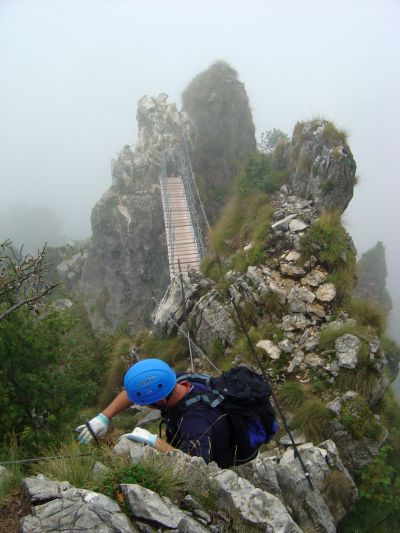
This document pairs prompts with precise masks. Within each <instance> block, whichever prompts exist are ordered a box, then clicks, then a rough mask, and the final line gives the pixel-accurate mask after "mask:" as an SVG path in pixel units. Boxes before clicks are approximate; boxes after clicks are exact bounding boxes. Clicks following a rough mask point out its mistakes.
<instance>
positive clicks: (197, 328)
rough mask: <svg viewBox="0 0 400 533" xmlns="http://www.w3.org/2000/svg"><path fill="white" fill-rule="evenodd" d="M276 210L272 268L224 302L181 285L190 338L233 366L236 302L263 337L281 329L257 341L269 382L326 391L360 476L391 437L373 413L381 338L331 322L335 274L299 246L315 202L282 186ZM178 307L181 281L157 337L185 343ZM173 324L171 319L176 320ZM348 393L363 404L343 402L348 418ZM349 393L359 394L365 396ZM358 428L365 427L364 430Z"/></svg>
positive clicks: (339, 438) (201, 283)
mask: <svg viewBox="0 0 400 533" xmlns="http://www.w3.org/2000/svg"><path fill="white" fill-rule="evenodd" d="M272 202H273V204H274V207H275V212H274V214H273V215H272V219H273V222H272V224H271V230H270V236H269V239H268V251H269V260H268V266H267V264H261V265H259V266H249V267H248V268H247V271H246V272H245V273H244V274H239V273H237V272H233V271H229V272H227V273H226V274H225V279H224V283H225V284H226V286H227V289H226V293H225V294H224V293H222V292H220V289H219V288H218V287H219V286H218V285H217V284H216V283H215V282H213V281H212V280H210V279H206V278H204V277H202V275H201V273H199V272H194V271H191V272H189V274H188V275H187V276H186V277H185V286H186V289H185V290H186V293H187V295H188V297H187V310H188V317H189V324H190V327H191V335H192V338H193V339H194V340H195V341H196V342H198V343H199V344H200V345H201V346H202V347H203V348H207V347H211V346H212V344H213V343H214V342H217V343H218V344H219V345H220V346H222V347H224V348H225V354H226V357H229V354H230V353H231V351H232V349H233V348H234V345H235V342H236V340H237V339H238V336H239V335H240V333H241V332H240V330H239V329H238V327H237V325H236V324H235V321H234V320H233V317H234V316H235V312H234V308H233V305H232V303H231V301H230V299H232V298H233V299H234V301H235V303H236V305H237V306H238V307H239V309H241V310H242V313H243V316H245V315H246V314H249V313H250V315H251V316H252V317H253V318H252V323H253V324H254V325H255V326H256V327H257V326H259V327H260V328H261V329H262V326H263V324H265V322H267V323H268V322H272V323H273V324H274V328H275V329H272V330H268V331H270V332H269V333H268V334H267V335H266V336H265V337H263V338H261V339H260V338H258V339H257V348H258V349H259V353H260V356H261V358H262V360H263V361H264V362H265V366H266V369H267V372H268V373H269V375H270V377H271V380H273V381H275V382H276V383H280V384H282V383H284V382H285V381H288V380H295V381H298V382H301V383H304V384H305V383H313V382H315V381H316V380H317V381H318V382H319V383H320V386H321V388H322V389H323V390H324V391H325V392H324V398H325V399H326V400H325V401H326V404H327V407H326V409H327V410H330V411H331V413H332V417H331V419H329V411H327V413H328V414H327V416H328V418H327V420H326V428H325V429H326V435H333V436H334V439H333V440H334V442H336V443H337V444H338V446H339V448H340V450H341V452H343V461H344V464H345V465H346V467H348V468H350V469H351V471H355V470H357V469H358V468H360V467H361V466H363V465H365V464H368V463H369V462H371V461H372V459H373V457H374V455H376V453H377V450H378V449H379V446H380V445H381V444H382V442H384V440H385V439H386V437H387V431H386V429H385V428H384V427H383V426H382V425H381V424H380V423H379V421H378V420H376V419H375V418H374V415H373V413H372V411H371V409H372V408H374V407H375V406H376V405H377V403H378V402H379V401H380V400H381V398H382V396H383V394H384V392H385V390H386V388H387V387H388V385H389V379H388V377H387V368H388V361H387V359H386V357H385V353H384V351H383V350H382V348H381V346H380V342H379V339H378V338H377V337H371V335H370V334H369V336H368V339H367V338H366V337H365V336H363V335H361V336H360V335H357V328H356V326H357V322H356V321H355V320H354V319H352V318H350V317H349V316H348V315H347V314H346V313H343V312H342V313H340V314H339V316H338V317H337V318H336V320H333V318H332V311H333V309H334V306H335V304H336V301H337V292H338V291H337V287H336V286H335V284H334V283H332V282H330V281H328V280H329V271H328V270H327V267H326V265H325V264H323V262H321V261H320V260H319V253H320V250H319V248H318V247H316V248H315V255H311V257H310V258H309V259H307V260H306V259H304V258H303V256H302V252H303V249H302V243H303V237H305V236H306V235H307V231H308V230H309V228H310V227H311V226H312V225H313V223H315V222H316V221H317V219H318V216H319V212H318V210H317V208H316V206H315V204H314V202H313V201H312V200H305V199H301V198H298V197H297V196H294V195H290V194H288V190H287V188H286V187H282V189H281V191H279V192H278V193H275V194H274V195H273V197H272ZM344 238H345V239H346V238H347V244H346V246H347V249H346V250H347V251H346V253H345V254H344V255H345V256H346V258H347V260H350V259H349V258H350V256H351V255H354V251H353V243H352V241H351V239H350V237H344ZM201 287H202V288H201ZM174 295H175V296H174ZM228 295H229V298H228ZM181 298H182V295H181V293H180V287H179V281H178V280H173V282H172V283H171V285H170V287H169V288H168V290H167V293H166V296H165V298H164V299H163V301H162V302H161V303H160V305H159V307H158V308H157V309H156V311H155V313H154V314H153V320H154V331H155V332H156V333H157V334H158V335H159V336H165V337H168V336H170V335H174V334H181V332H180V331H179V329H178V326H179V327H180V328H181V329H184V328H185V324H184V316H183V311H182V306H181V301H182V299H181ZM171 317H175V318H174V321H171ZM352 328H353V329H352ZM276 332H278V333H279V337H278V338H276ZM321 337H323V338H325V339H326V338H332V341H330V344H329V346H328V347H327V346H326V345H325V344H322V345H321ZM324 342H325V343H326V342H327V341H324ZM206 351H207V350H206ZM196 355H198V357H199V358H200V361H201V362H199V364H200V365H201V369H202V370H205V371H212V369H211V368H210V367H209V366H207V361H206V360H202V359H201V353H199V354H196ZM231 357H232V359H231V364H232V365H235V364H239V363H248V362H249V361H248V358H247V356H244V355H242V354H241V353H240V352H239V353H237V351H235V352H234V353H232V356H231ZM344 386H346V387H347V390H348V392H346V394H347V395H348V396H349V397H351V395H352V394H355V395H356V396H357V397H358V398H359V399H357V400H356V401H354V405H353V404H352V403H351V402H350V403H347V404H346V407H344V408H343V409H342V410H341V409H340V408H339V409H336V410H335V409H331V405H332V401H334V400H335V397H336V396H337V391H338V389H339V388H340V389H343V387H344ZM352 387H356V389H357V390H358V391H361V392H362V396H361V395H357V394H356V392H354V391H352ZM345 390H346V389H345ZM335 395H336V396H335ZM333 403H334V404H335V402H333ZM345 403H346V402H345ZM335 405H337V403H336V404H335ZM360 420H364V421H367V420H368V423H366V425H365V427H364V428H363V427H362V424H361V423H360V422H359V421H360ZM360 424H361V425H360ZM367 428H368V429H367Z"/></svg>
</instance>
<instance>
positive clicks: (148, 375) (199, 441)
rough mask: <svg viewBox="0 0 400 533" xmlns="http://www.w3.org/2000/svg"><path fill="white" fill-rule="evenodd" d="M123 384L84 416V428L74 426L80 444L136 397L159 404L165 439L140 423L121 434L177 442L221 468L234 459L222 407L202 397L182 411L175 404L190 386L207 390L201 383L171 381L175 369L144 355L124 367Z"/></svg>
mask: <svg viewBox="0 0 400 533" xmlns="http://www.w3.org/2000/svg"><path fill="white" fill-rule="evenodd" d="M124 386H125V389H124V390H123V391H122V392H120V393H119V394H118V395H117V396H116V397H115V398H114V400H113V401H112V402H111V403H110V404H109V405H108V406H107V407H106V408H105V409H104V411H103V412H101V413H100V414H98V415H97V416H96V417H94V418H92V419H91V420H90V421H89V422H88V425H89V426H90V429H89V428H88V426H87V424H83V425H81V426H78V427H77V428H76V431H77V432H78V433H79V435H78V440H79V441H80V442H81V443H82V444H86V443H88V442H89V441H90V440H91V439H92V438H93V435H95V436H96V437H102V436H104V435H105V434H106V433H107V431H108V427H109V424H110V420H111V418H112V417H113V416H115V415H117V414H118V413H120V412H121V411H124V410H125V409H127V408H128V407H130V406H131V405H132V404H134V403H136V404H139V405H149V406H150V407H153V408H156V409H160V410H161V412H162V413H164V414H166V415H167V426H166V435H167V441H165V440H163V439H161V438H160V437H158V436H157V435H155V434H152V433H150V432H149V431H147V430H146V429H143V428H140V427H136V428H135V429H134V430H133V431H132V432H131V433H127V434H125V435H123V436H122V437H126V438H128V439H129V440H132V441H136V442H139V443H143V444H147V445H149V446H152V447H154V448H155V449H156V450H158V451H160V452H170V451H172V450H174V449H175V448H178V449H180V450H182V451H183V452H185V453H187V454H189V455H194V456H200V457H202V458H203V459H204V460H205V461H206V463H208V462H210V461H215V462H216V463H217V464H218V466H220V467H221V468H227V467H228V466H232V465H233V464H234V463H235V451H234V447H233V445H232V444H231V441H232V439H231V427H230V425H229V421H228V419H227V416H226V414H225V413H224V412H223V410H222V409H221V408H220V407H216V408H211V407H210V406H209V405H207V404H206V403H203V402H199V403H196V405H193V406H191V407H190V408H188V409H185V410H184V411H183V410H182V409H181V405H182V400H183V398H184V397H185V396H186V395H187V394H188V393H189V392H192V391H194V392H196V393H199V394H201V393H205V392H207V388H206V387H205V385H203V384H201V383H190V382H189V381H181V382H179V383H177V378H176V374H175V372H174V371H173V370H172V368H171V367H170V366H169V365H168V364H167V363H165V362H164V361H162V360H161V359H144V360H142V361H139V362H138V363H136V364H134V365H133V366H132V367H131V368H130V369H129V370H128V371H127V372H126V374H125V376H124ZM122 437H121V438H122Z"/></svg>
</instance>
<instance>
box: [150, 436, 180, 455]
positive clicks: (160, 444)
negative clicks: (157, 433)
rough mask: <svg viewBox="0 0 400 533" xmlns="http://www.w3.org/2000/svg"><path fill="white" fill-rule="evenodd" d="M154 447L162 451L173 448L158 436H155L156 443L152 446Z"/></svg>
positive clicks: (170, 450)
mask: <svg viewBox="0 0 400 533" xmlns="http://www.w3.org/2000/svg"><path fill="white" fill-rule="evenodd" d="M154 448H155V449H156V450H157V451H159V452H162V453H167V452H173V451H174V450H175V448H174V447H173V446H171V444H168V442H167V441H166V440H164V439H160V437H157V440H156V445H155V446H154Z"/></svg>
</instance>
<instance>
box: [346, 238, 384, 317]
mask: <svg viewBox="0 0 400 533" xmlns="http://www.w3.org/2000/svg"><path fill="white" fill-rule="evenodd" d="M386 278H387V268H386V257H385V247H384V246H383V243H382V242H380V241H379V242H377V243H376V245H375V246H374V247H373V248H371V249H370V250H368V251H367V252H365V253H364V254H363V255H362V256H361V259H360V260H359V262H358V280H357V285H356V287H355V289H354V292H353V294H354V296H355V297H356V298H361V299H363V300H368V301H369V302H376V303H378V304H380V305H381V306H382V307H383V309H384V310H385V311H386V312H387V313H388V312H389V311H390V310H391V309H392V301H391V298H390V295H389V293H388V291H387V289H386Z"/></svg>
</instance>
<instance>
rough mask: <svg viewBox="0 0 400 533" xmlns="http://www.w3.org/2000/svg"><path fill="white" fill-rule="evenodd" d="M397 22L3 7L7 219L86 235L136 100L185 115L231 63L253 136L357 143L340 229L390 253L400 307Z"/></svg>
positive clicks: (376, 11)
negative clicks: (17, 217)
mask: <svg viewBox="0 0 400 533" xmlns="http://www.w3.org/2000/svg"><path fill="white" fill-rule="evenodd" d="M399 21H400V2H399V1H398V0H373V1H368V0H360V1H358V0H347V1H341V0H335V1H331V0H324V1H321V0H315V1H310V0H301V1H298V0H293V1H291V0H264V1H261V0H259V1H256V0H247V1H235V0H230V1H218V0H214V1H205V0H203V1H188V0H187V1H183V0H182V1H177V0H168V1H162V2H158V1H155V0H147V1H135V0H131V1H123V0H112V1H111V0H109V1H100V0H79V2H78V1H74V0H52V1H38V0H26V1H24V0H0V183H1V189H0V190H1V194H0V213H1V212H3V213H4V212H6V213H10V217H11V213H13V212H16V211H18V209H19V208H18V206H17V205H15V204H18V203H19V204H20V207H21V204H22V206H25V208H26V209H25V211H29V210H30V211H29V212H34V209H32V208H34V207H37V206H39V207H53V208H54V209H55V210H56V212H57V216H58V217H60V218H61V219H62V220H63V226H62V233H63V234H64V235H65V237H67V238H84V237H88V236H89V235H90V213H91V209H92V207H93V205H94V203H95V202H96V201H97V200H98V199H99V198H100V196H101V195H102V194H103V192H105V190H106V189H107V188H108V187H109V185H110V183H111V176H110V159H111V158H112V157H114V156H115V155H116V152H117V151H118V150H119V149H121V147H122V146H123V145H124V144H134V143H135V142H136V135H137V125H136V108H137V101H138V100H139V99H140V98H141V97H142V96H143V95H144V94H148V95H156V94H159V93H160V92H166V93H167V94H169V95H170V99H171V100H173V101H176V102H177V103H178V105H179V106H180V95H181V92H182V90H183V89H184V88H185V86H186V85H187V84H188V83H189V82H190V80H191V79H192V78H193V76H194V75H196V74H197V73H199V72H200V71H202V70H204V69H206V68H207V67H208V66H209V65H210V64H211V63H212V62H213V61H215V60H217V59H224V60H226V61H228V62H229V63H230V64H231V65H232V66H233V67H234V68H235V69H236V70H238V72H239V77H240V79H241V80H242V81H244V83H245V85H246V88H247V91H248V94H249V98H250V104H251V107H252V110H253V117H254V122H255V124H256V129H257V135H258V136H259V134H260V133H261V132H262V131H265V130H268V129H272V128H274V127H277V128H280V129H282V130H284V131H286V132H287V133H289V134H291V133H292V130H293V127H294V124H295V123H296V121H297V120H305V119H309V118H313V117H316V116H322V117H326V118H328V119H332V120H334V121H335V122H336V123H337V125H338V127H339V128H344V129H346V130H347V131H348V132H349V134H350V137H349V144H350V147H351V149H352V151H353V154H354V157H355V159H356V162H357V166H358V174H359V176H360V183H359V186H358V187H357V188H356V190H355V196H354V199H353V200H352V202H351V204H350V207H349V208H348V210H347V211H346V213H345V222H346V225H347V227H348V229H349V231H350V233H351V235H352V236H353V238H354V240H355V243H356V246H357V248H358V250H359V252H363V251H365V250H366V249H368V248H370V247H371V246H374V245H375V244H376V242H377V241H378V240H382V241H383V242H384V244H385V246H386V251H387V259H388V263H389V278H390V279H389V289H390V290H391V292H392V296H393V297H394V299H395V302H396V305H397V306H399V300H400V282H399V276H398V272H400V253H399V249H398V243H399V237H398V232H399V230H400V214H399V213H400V206H399V198H400V186H399V177H400V176H399V169H400V155H399V147H400V142H399V141H400V135H399V123H400V120H399V119H400V102H399V95H400V60H399V55H400V30H399ZM10 206H11V207H10ZM21 209H22V207H21ZM1 220H2V219H1V217H0V221H1ZM3 220H4V216H3ZM32 227H34V221H33V220H32V222H31V224H30V229H32ZM2 233H3V230H2V228H1V227H0V238H3V237H6V236H10V237H12V235H2ZM397 329H398V328H397ZM397 337H398V339H399V336H398V335H397ZM399 340H400V339H399Z"/></svg>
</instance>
